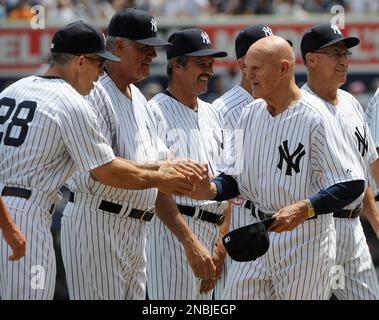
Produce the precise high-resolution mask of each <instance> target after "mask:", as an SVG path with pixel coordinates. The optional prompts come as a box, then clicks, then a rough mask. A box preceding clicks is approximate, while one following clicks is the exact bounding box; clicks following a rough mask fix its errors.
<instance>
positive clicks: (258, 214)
mask: <svg viewBox="0 0 379 320" xmlns="http://www.w3.org/2000/svg"><path fill="white" fill-rule="evenodd" d="M244 207H245V209H250V210H251V215H252V216H253V217H254V218H256V219H257V220H259V221H265V220H267V219H270V218H272V216H273V214H270V213H265V212H263V211H261V210H259V209H258V208H256V207H255V206H254V205H253V203H252V202H251V201H250V200H247V201H246V203H245V206H244ZM312 219H317V216H314V217H312V218H309V219H307V220H312Z"/></svg>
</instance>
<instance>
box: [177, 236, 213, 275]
mask: <svg viewBox="0 0 379 320" xmlns="http://www.w3.org/2000/svg"><path fill="white" fill-rule="evenodd" d="M183 247H184V250H185V253H186V256H187V259H188V262H189V264H190V266H191V268H192V270H193V273H194V274H195V276H196V277H197V278H201V279H205V280H210V279H215V278H216V266H215V265H214V263H213V260H212V257H211V255H210V254H209V252H208V250H207V249H206V248H204V246H203V245H202V244H201V243H200V241H199V240H198V239H197V238H196V237H195V236H194V237H192V238H191V239H190V240H189V241H188V242H185V243H183Z"/></svg>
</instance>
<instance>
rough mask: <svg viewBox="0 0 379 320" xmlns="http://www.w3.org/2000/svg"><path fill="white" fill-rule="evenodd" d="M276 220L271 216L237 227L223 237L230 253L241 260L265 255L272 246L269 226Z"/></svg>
mask: <svg viewBox="0 0 379 320" xmlns="http://www.w3.org/2000/svg"><path fill="white" fill-rule="evenodd" d="M274 220H275V218H271V219H268V220H265V221H263V222H257V223H253V224H250V225H247V226H245V227H242V228H238V229H235V230H233V231H231V232H229V233H228V234H226V235H225V236H224V237H223V238H222V243H223V245H224V247H225V249H226V251H227V252H228V255H229V256H230V257H231V258H232V259H233V260H234V261H239V262H246V261H251V260H255V259H257V258H259V257H260V256H262V255H264V254H265V253H266V252H267V250H268V248H269V247H270V237H269V235H268V231H267V228H268V226H269V225H270V224H271V223H272V222H273V221H274Z"/></svg>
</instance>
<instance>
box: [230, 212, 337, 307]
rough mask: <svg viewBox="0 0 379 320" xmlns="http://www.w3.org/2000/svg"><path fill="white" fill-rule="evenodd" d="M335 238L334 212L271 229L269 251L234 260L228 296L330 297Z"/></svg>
mask: <svg viewBox="0 0 379 320" xmlns="http://www.w3.org/2000/svg"><path fill="white" fill-rule="evenodd" d="M335 241H336V238H335V229H334V223H333V218H332V215H330V214H329V215H322V216H320V217H318V218H317V220H308V221H306V222H304V223H303V224H302V225H300V226H298V227H297V228H296V229H295V230H293V231H291V232H283V233H275V232H271V233H270V248H269V249H268V251H267V252H266V254H265V255H263V256H262V257H260V258H258V259H257V260H255V261H251V262H242V263H241V262H235V261H233V262H232V265H231V268H230V271H229V273H228V278H227V281H226V286H225V295H224V299H227V300H230V299H232V300H234V299H238V300H326V299H328V298H329V296H330V289H331V283H330V282H331V277H330V272H331V270H332V267H333V266H334V263H335V254H336V253H335Z"/></svg>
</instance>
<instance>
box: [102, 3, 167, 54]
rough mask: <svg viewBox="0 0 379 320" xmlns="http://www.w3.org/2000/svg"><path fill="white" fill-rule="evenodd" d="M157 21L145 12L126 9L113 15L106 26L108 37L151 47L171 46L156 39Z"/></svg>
mask: <svg viewBox="0 0 379 320" xmlns="http://www.w3.org/2000/svg"><path fill="white" fill-rule="evenodd" d="M157 31H158V29H157V21H156V20H155V18H154V17H153V16H152V15H150V14H149V13H148V12H147V11H144V10H139V9H134V8H126V9H122V10H120V11H118V12H116V13H115V14H114V16H113V17H112V19H111V21H110V22H109V25H108V35H110V36H113V37H121V38H128V39H130V40H133V41H135V42H138V43H141V44H145V45H148V46H152V47H163V46H169V45H171V44H170V43H169V42H167V41H164V40H162V39H159V38H157Z"/></svg>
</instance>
